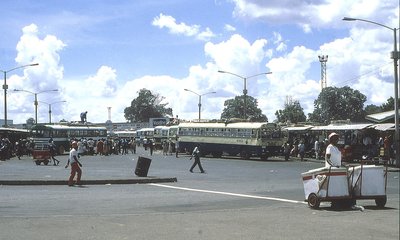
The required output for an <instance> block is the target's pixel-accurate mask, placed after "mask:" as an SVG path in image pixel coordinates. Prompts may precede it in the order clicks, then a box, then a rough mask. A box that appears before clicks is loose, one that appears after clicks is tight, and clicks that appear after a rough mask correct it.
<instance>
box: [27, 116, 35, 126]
mask: <svg viewBox="0 0 400 240" xmlns="http://www.w3.org/2000/svg"><path fill="white" fill-rule="evenodd" d="M26 124H27V125H33V124H35V119H34V118H32V117H31V118H28V119H26Z"/></svg>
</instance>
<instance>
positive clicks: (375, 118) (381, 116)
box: [365, 110, 394, 123]
mask: <svg viewBox="0 0 400 240" xmlns="http://www.w3.org/2000/svg"><path fill="white" fill-rule="evenodd" d="M365 119H366V120H368V121H371V122H376V123H383V122H393V123H394V110H392V111H387V112H381V113H374V114H370V115H367V116H366V117H365Z"/></svg>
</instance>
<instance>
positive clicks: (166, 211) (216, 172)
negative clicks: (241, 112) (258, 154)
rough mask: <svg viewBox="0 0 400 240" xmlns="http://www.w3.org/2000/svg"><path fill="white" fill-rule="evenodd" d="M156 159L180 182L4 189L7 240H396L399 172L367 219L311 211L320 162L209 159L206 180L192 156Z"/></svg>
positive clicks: (101, 166) (110, 162)
mask: <svg viewBox="0 0 400 240" xmlns="http://www.w3.org/2000/svg"><path fill="white" fill-rule="evenodd" d="M141 151H142V150H141ZM139 154H140V155H142V156H147V154H148V153H147V152H143V151H142V152H140V153H139ZM151 158H152V159H153V161H152V164H151V166H150V171H149V175H150V176H153V177H176V178H177V179H178V181H177V182H175V183H159V184H158V183H157V184H134V185H114V184H111V185H109V184H107V185H87V186H84V187H81V188H80V187H68V186H1V187H0V239H1V240H3V239H7V240H8V239H339V238H342V239H398V238H399V228H398V226H399V179H398V177H399V173H398V172H390V173H389V176H388V189H387V197H388V203H387V205H386V208H384V209H377V208H376V207H375V203H374V201H373V200H362V201H358V202H357V204H358V205H362V206H364V207H365V210H364V211H359V210H350V209H349V210H334V209H331V208H330V206H329V203H323V204H322V206H321V208H320V209H319V210H313V209H310V208H308V206H307V205H306V204H305V203H304V201H303V200H304V192H303V185H302V180H301V177H300V173H301V172H305V171H307V170H309V169H313V168H317V167H321V166H322V163H315V162H299V161H291V162H284V161H280V160H275V161H268V162H261V161H242V160H233V159H208V158H203V159H202V162H203V167H204V168H205V170H206V171H207V173H206V174H201V173H199V172H197V173H190V172H189V171H188V169H189V167H190V164H191V163H192V162H191V161H189V160H188V157H185V156H181V157H179V158H178V159H177V158H175V157H174V156H163V155H160V154H158V153H157V154H154V155H153V156H151ZM132 159H137V155H136V156H133V155H128V156H121V155H119V156H112V157H83V158H82V162H83V164H84V169H83V170H84V175H83V178H85V177H87V178H96V177H100V176H104V175H111V176H113V177H115V178H118V177H121V176H124V177H125V176H127V175H129V176H134V175H133V169H134V166H135V160H134V161H132ZM60 160H62V161H64V162H65V161H66V156H63V157H61V159H60ZM9 166H12V167H13V168H15V169H14V170H13V169H12V168H9ZM3 169H7V172H4V171H3ZM110 173H111V174H110ZM0 174H1V177H0V179H2V178H3V177H4V176H8V177H10V176H14V177H15V176H21V174H25V175H26V176H30V177H32V176H37V177H38V178H43V177H45V178H54V179H59V178H60V179H63V178H67V177H68V170H65V169H64V168H63V167H61V166H58V167H57V166H35V165H34V164H33V163H32V162H31V160H29V159H25V160H21V161H18V160H11V161H7V162H5V163H4V162H2V163H0Z"/></svg>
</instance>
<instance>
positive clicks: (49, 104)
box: [38, 100, 67, 124]
mask: <svg viewBox="0 0 400 240" xmlns="http://www.w3.org/2000/svg"><path fill="white" fill-rule="evenodd" d="M38 102H40V103H44V104H47V105H48V106H49V124H51V105H54V104H56V103H65V102H67V101H65V100H63V101H57V102H52V103H47V102H43V101H38Z"/></svg>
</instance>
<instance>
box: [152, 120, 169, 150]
mask: <svg viewBox="0 0 400 240" xmlns="http://www.w3.org/2000/svg"><path fill="white" fill-rule="evenodd" d="M168 132H169V127H168V126H157V127H154V136H153V138H154V148H155V149H162V147H163V142H164V141H167V140H168Z"/></svg>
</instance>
